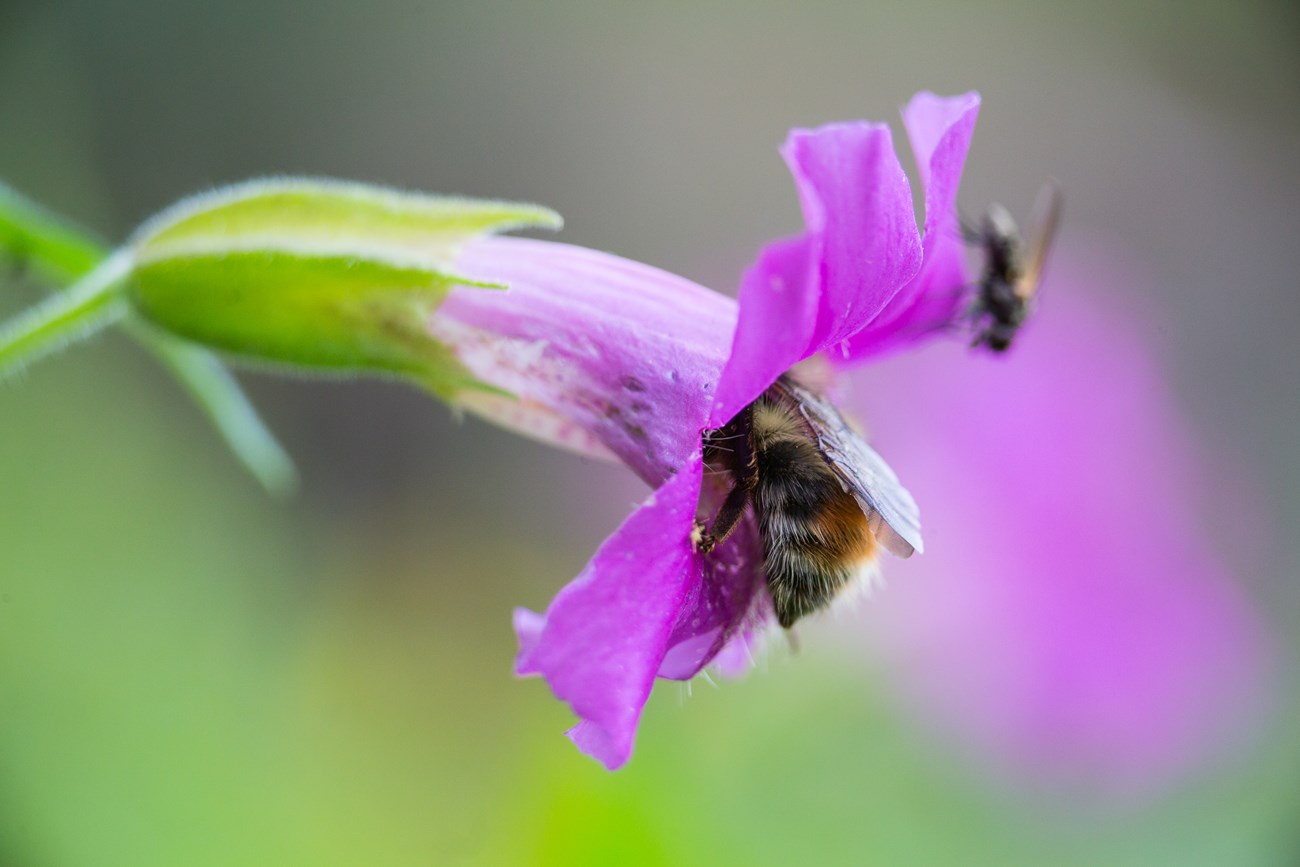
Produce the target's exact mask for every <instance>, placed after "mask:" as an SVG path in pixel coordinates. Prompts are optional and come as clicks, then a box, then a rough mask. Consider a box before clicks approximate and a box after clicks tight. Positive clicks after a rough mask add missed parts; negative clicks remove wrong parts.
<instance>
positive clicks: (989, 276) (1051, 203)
mask: <svg viewBox="0 0 1300 867" xmlns="http://www.w3.org/2000/svg"><path fill="white" fill-rule="evenodd" d="M1060 220H1061V190H1060V187H1058V186H1057V185H1056V183H1055V182H1053V181H1048V182H1047V183H1045V184H1043V187H1042V189H1041V190H1040V191H1039V193H1038V199H1037V200H1036V201H1035V202H1034V210H1033V211H1032V213H1031V214H1030V218H1029V226H1030V237H1029V242H1028V243H1027V244H1022V242H1021V239H1020V230H1019V228H1018V227H1017V226H1016V221H1015V220H1014V219H1012V217H1011V214H1010V212H1008V211H1007V209H1006V208H1004V207H1002V206H1001V205H993V206H992V207H990V208H989V209H988V211H987V212H986V213H985V214H984V217H983V218H982V219H981V220H980V223H979V226H978V227H976V228H975V229H973V230H968V231H967V232H966V236H967V239H968V240H969V241H971V243H973V244H975V245H976V246H978V247H979V248H980V249H981V250H983V252H984V271H983V273H982V274H981V275H980V281H979V288H978V293H977V294H976V296H975V301H974V303H973V305H972V306H971V320H972V322H973V323H974V327H975V332H976V333H975V340H974V342H973V343H972V345H973V346H987V347H988V348H989V349H991V350H993V351H994V352H1005V351H1006V350H1007V349H1008V348H1009V347H1010V346H1011V341H1012V340H1013V339H1014V338H1015V336H1016V332H1017V331H1019V330H1020V326H1021V325H1023V324H1024V321H1025V319H1026V318H1027V317H1028V316H1029V311H1030V309H1031V308H1032V306H1033V302H1034V297H1035V296H1036V295H1037V293H1038V283H1039V280H1040V279H1041V278H1042V276H1043V264H1044V262H1045V261H1046V260H1047V250H1048V248H1049V247H1051V244H1052V238H1053V236H1055V234H1056V227H1057V225H1058V224H1059V223H1060Z"/></svg>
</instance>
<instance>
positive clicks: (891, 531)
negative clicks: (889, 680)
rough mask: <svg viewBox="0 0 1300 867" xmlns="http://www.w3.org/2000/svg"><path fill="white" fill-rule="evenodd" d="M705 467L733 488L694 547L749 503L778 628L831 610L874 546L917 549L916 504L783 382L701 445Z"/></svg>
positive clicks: (848, 435)
mask: <svg viewBox="0 0 1300 867" xmlns="http://www.w3.org/2000/svg"><path fill="white" fill-rule="evenodd" d="M705 460H706V462H707V463H708V464H709V466H710V467H711V468H714V469H721V470H725V471H726V472H728V473H730V475H731V477H732V480H733V485H732V488H731V490H730V492H729V493H728V494H727V496H726V498H725V499H724V500H723V502H722V505H721V506H720V507H719V509H718V512H717V514H716V516H715V517H714V519H713V521H712V523H711V524H710V525H709V526H708V528H707V529H706V528H704V527H702V526H701V527H700V528H699V531H698V533H697V537H696V547H697V550H699V551H701V552H702V553H706V554H707V553H708V552H709V551H711V550H712V549H713V548H714V547H715V546H716V545H717V544H718V543H719V542H721V541H722V540H723V539H725V538H727V536H728V535H729V534H730V533H731V532H732V530H734V529H735V527H736V525H737V524H738V523H739V522H740V520H741V518H742V516H743V515H744V512H745V508H746V507H747V506H750V505H752V506H753V509H754V515H755V517H756V518H757V521H758V529H759V535H760V537H761V539H762V544H763V558H764V568H765V570H766V573H767V586H768V590H769V591H770V592H771V596H772V603H773V605H774V607H775V609H776V618H777V621H778V622H779V623H780V624H781V626H782V627H784V628H786V629H788V628H790V627H791V626H792V625H794V623H795V621H797V620H798V619H799V618H801V617H803V616H804V615H806V614H811V613H812V612H814V611H817V610H819V609H821V608H824V607H825V606H827V605H828V604H830V602H831V600H832V599H834V598H835V596H836V594H837V593H838V592H839V591H840V590H841V589H843V588H844V587H845V586H846V585H848V584H850V583H851V582H852V581H854V580H855V579H856V578H857V577H859V576H860V575H862V574H863V573H864V570H866V569H868V568H869V567H870V566H871V565H872V563H874V560H875V556H876V552H877V548H878V546H880V545H883V546H884V547H885V549H886V550H888V551H890V552H891V553H893V554H895V555H897V556H899V557H909V556H911V554H912V552H913V551H919V550H921V528H920V522H919V517H918V514H917V509H916V502H915V501H914V500H913V499H912V496H911V494H909V493H908V492H907V490H906V489H905V488H904V487H903V486H902V485H901V484H899V482H898V478H897V477H896V476H895V475H894V472H893V470H891V469H890V468H889V466H888V465H886V464H885V462H884V461H883V460H882V459H881V458H880V456H879V455H877V454H876V453H875V452H874V451H872V449H871V448H870V446H868V445H867V444H866V443H865V442H863V441H862V438H861V437H860V436H858V434H857V433H855V432H854V431H853V430H852V429H851V428H850V427H849V425H848V422H846V421H845V420H844V417H843V416H841V415H840V414H839V412H838V411H837V410H836V409H835V407H833V406H832V405H831V404H830V403H829V402H828V401H827V400H826V399H825V398H824V397H822V396H820V395H818V394H815V393H813V392H811V391H809V390H808V389H806V388H804V387H803V386H801V385H798V384H797V383H795V382H794V381H793V380H792V379H790V378H789V377H788V376H783V377H781V378H780V379H779V380H777V381H776V383H774V384H773V385H772V387H771V388H769V389H768V390H767V391H766V392H765V393H764V394H763V395H762V396H761V397H759V399H758V400H756V401H754V402H753V403H752V404H750V405H749V406H748V407H746V408H745V409H744V410H743V411H742V412H741V413H740V414H739V415H737V416H736V417H735V418H734V419H732V420H731V421H730V422H729V423H728V424H727V425H726V426H724V427H722V428H720V429H718V430H716V431H712V432H710V434H709V435H708V436H707V437H706V438H705Z"/></svg>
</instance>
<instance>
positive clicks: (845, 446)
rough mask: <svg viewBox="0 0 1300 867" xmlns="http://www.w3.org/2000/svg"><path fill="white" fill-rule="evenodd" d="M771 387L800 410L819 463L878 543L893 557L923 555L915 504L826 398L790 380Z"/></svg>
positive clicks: (919, 519) (919, 522) (896, 478)
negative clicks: (826, 467) (830, 473)
mask: <svg viewBox="0 0 1300 867" xmlns="http://www.w3.org/2000/svg"><path fill="white" fill-rule="evenodd" d="M775 387H776V388H783V389H785V390H786V391H787V392H788V393H789V395H790V397H791V399H792V400H793V401H794V402H795V404H796V405H797V406H798V407H799V412H800V413H801V414H802V415H803V417H804V420H805V421H806V422H807V424H808V427H809V428H810V429H811V431H812V433H813V435H814V436H815V437H816V440H817V448H818V450H819V451H820V452H821V454H822V457H824V458H825V459H826V463H827V464H829V465H830V467H831V469H832V470H834V472H835V475H837V476H839V479H840V482H842V483H843V485H844V489H845V490H846V491H848V492H849V493H851V494H852V495H853V499H855V500H857V501H858V505H859V506H861V507H862V512H863V514H865V515H866V516H867V525H868V526H869V527H870V528H871V532H872V534H874V535H875V537H876V539H878V540H879V541H880V543H881V544H882V545H884V546H885V548H886V549H888V550H889V552H890V553H891V554H894V555H895V556H897V557H910V556H912V553H913V552H914V551H921V550H923V547H922V544H921V515H920V512H919V511H918V510H917V508H916V501H915V500H913V499H912V495H911V494H909V493H908V492H907V488H904V487H903V486H902V484H901V483H900V482H899V481H898V476H896V475H894V471H893V470H891V469H890V468H889V464H887V463H885V461H884V459H883V458H882V457H880V455H878V454H876V452H875V450H874V449H872V448H871V446H869V445H867V444H866V442H864V441H863V439H862V437H861V436H859V435H858V433H857V432H856V431H855V430H853V428H852V427H850V426H849V423H848V422H847V421H846V420H845V419H844V416H842V415H840V412H839V410H837V409H836V408H835V407H834V406H832V405H831V403H830V401H828V400H826V398H824V397H822V396H821V395H819V394H814V393H813V392H811V391H808V390H807V389H805V388H803V387H802V386H799V385H797V384H795V383H794V382H791V381H790V380H789V379H784V378H783V379H781V380H779V381H778V382H777V384H776V386H775Z"/></svg>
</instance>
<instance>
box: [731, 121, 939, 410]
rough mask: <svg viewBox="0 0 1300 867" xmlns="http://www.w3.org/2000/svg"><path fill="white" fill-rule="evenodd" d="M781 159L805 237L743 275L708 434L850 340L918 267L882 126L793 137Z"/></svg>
mask: <svg viewBox="0 0 1300 867" xmlns="http://www.w3.org/2000/svg"><path fill="white" fill-rule="evenodd" d="M781 152H782V154H783V156H784V157H785V160H786V164H787V165H788V166H789V168H790V172H791V174H792V175H793V176H794V181H795V186H796V187H797V189H798V191H799V199H800V202H801V203H802V205H803V212H804V224H805V230H804V233H803V234H802V235H801V236H799V237H797V238H792V239H783V240H780V241H775V242H773V243H771V244H769V245H768V246H767V247H766V248H764V250H763V252H762V253H761V254H760V256H759V258H758V261H757V262H756V263H755V264H754V266H753V267H751V268H750V269H749V271H748V272H747V273H746V274H745V279H744V282H743V283H742V285H741V290H740V309H741V315H740V322H739V325H738V327H737V329H736V337H735V340H734V342H733V345H732V350H731V359H730V361H729V363H728V364H727V368H726V370H725V372H724V373H723V376H722V381H721V383H720V384H719V386H718V400H717V401H716V402H715V404H714V408H713V413H712V417H711V421H710V423H711V424H712V425H713V426H718V425H721V424H724V423H725V422H726V421H727V420H728V419H730V418H731V417H732V416H733V415H735V414H736V412H738V411H739V410H740V409H741V408H742V407H744V406H745V405H746V404H747V403H749V402H750V401H752V400H753V399H754V398H756V397H757V396H758V395H759V394H760V393H762V392H763V390H764V389H766V388H767V387H768V386H769V385H771V384H772V382H773V381H774V380H775V379H776V377H777V376H779V375H780V374H781V373H784V372H785V371H786V370H788V369H789V368H791V367H793V366H794V365H795V364H797V363H798V362H800V361H802V360H803V359H805V358H807V357H808V356H810V355H813V354H815V353H817V352H820V351H822V350H824V349H826V348H827V347H829V346H833V345H836V344H839V343H841V342H842V341H844V340H846V339H847V338H849V337H851V336H852V335H853V334H855V333H856V332H857V331H858V330H859V329H861V328H862V327H863V326H864V325H865V324H866V323H867V322H869V321H871V320H872V319H873V318H874V317H876V316H877V315H878V314H879V313H880V311H881V310H882V309H884V308H885V306H886V305H887V304H888V303H889V302H890V299H891V298H893V297H894V295H895V293H897V292H898V290H899V289H900V288H901V287H902V286H903V284H904V283H906V282H907V280H908V279H910V278H911V277H912V275H914V274H915V273H916V271H917V269H918V268H919V267H920V264H921V242H920V239H919V238H918V236H917V231H916V220H915V217H914V216H913V214H912V193H911V189H910V188H909V187H908V184H907V177H906V175H904V173H903V169H902V166H900V165H899V163H898V156H897V154H895V153H894V145H893V139H892V138H891V136H890V132H889V128H888V127H887V126H884V125H882V124H870V123H865V122H856V123H841V124H832V125H829V126H824V127H820V128H818V129H815V130H796V131H794V132H793V133H791V134H790V137H789V139H787V141H786V143H785V146H784V147H783V148H782V151H781Z"/></svg>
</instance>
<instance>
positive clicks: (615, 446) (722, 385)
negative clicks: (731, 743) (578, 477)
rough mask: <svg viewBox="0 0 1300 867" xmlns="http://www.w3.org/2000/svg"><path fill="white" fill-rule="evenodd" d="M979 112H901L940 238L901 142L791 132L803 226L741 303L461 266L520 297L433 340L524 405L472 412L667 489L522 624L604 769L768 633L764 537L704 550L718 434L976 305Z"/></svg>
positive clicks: (525, 253)
mask: <svg viewBox="0 0 1300 867" xmlns="http://www.w3.org/2000/svg"><path fill="white" fill-rule="evenodd" d="M978 109H979V97H978V95H976V94H973V93H972V94H967V95H965V96H960V97H954V98H950V99H943V98H939V97H936V96H934V95H933V94H928V93H922V94H918V95H917V96H916V97H915V98H914V99H913V100H912V102H911V103H910V104H909V106H908V107H907V108H906V110H905V111H904V122H905V124H906V126H907V128H908V131H909V133H910V134H911V137H912V141H913V148H914V150H915V151H916V156H917V162H918V163H919V164H920V165H921V166H922V176H921V180H922V182H923V184H925V189H926V226H925V235H924V238H922V237H921V233H919V232H918V231H917V226H916V220H915V216H914V213H913V207H912V194H911V189H910V188H909V186H908V182H907V178H906V176H905V175H904V173H903V170H902V167H901V166H900V165H899V162H898V158H897V155H896V154H895V152H894V147H893V142H892V138H891V136H890V132H889V128H888V127H887V126H885V125H883V124H872V123H866V122H855V123H843V124H833V125H829V126H825V127H821V128H819V129H816V130H796V131H794V132H793V133H791V135H790V137H789V139H788V141H787V142H786V144H785V146H784V148H783V149H782V154H783V155H784V157H785V159H786V162H787V164H788V165H789V167H790V170H791V172H792V173H793V175H794V178H795V183H796V186H797V188H798V191H799V196H800V201H801V203H802V207H803V213H804V220H805V230H804V232H803V233H802V234H800V235H798V236H795V237H792V238H787V239H784V240H781V241H777V242H774V243H772V244H769V245H768V246H767V247H766V248H765V249H764V250H763V251H762V253H761V254H760V256H759V258H758V261H757V262H756V264H755V265H754V266H753V267H751V268H750V269H749V271H748V272H747V273H746V275H745V277H744V281H743V283H742V285H741V289H740V298H739V305H738V306H737V304H736V303H735V302H733V301H731V300H730V299H728V298H726V297H724V296H721V295H718V294H716V293H712V292H710V291H708V290H706V289H703V288H701V287H699V286H696V285H694V284H691V283H689V282H688V281H685V280H682V279H681V278H679V277H675V276H673V275H670V274H666V273H664V272H662V271H658V270H657V269H653V268H650V267H648V266H645V265H640V264H638V263H635V262H629V261H627V260H623V259H619V258H616V257H613V256H609V255H606V254H602V253H597V252H594V251H591V250H585V249H582V248H578V247H570V246H566V245H562V244H555V243H550V242H545V241H531V240H523V239H517V238H489V239H485V240H482V241H478V242H474V243H471V244H469V245H467V246H466V247H465V249H464V250H463V251H462V253H461V254H460V255H459V256H458V258H457V261H456V267H457V268H458V269H459V271H460V272H461V273H464V274H467V275H472V276H473V277H475V278H478V279H487V280H493V281H501V282H504V283H507V284H508V285H509V286H510V287H511V288H510V289H509V290H508V291H506V292H499V293H498V292H485V291H483V290H482V289H475V290H470V291H461V290H457V291H455V292H453V293H452V294H451V296H450V297H449V298H448V299H447V301H446V302H445V303H444V304H443V305H442V306H441V307H440V308H439V310H438V311H437V313H436V315H435V317H434V319H433V321H432V323H431V328H432V330H433V333H434V335H435V336H437V337H439V339H440V340H442V341H443V342H444V343H446V344H447V345H449V346H452V347H454V348H455V350H456V352H457V354H458V357H459V358H460V360H461V361H462V362H463V363H464V364H465V365H466V366H467V367H468V368H469V369H470V371H471V372H472V373H473V374H474V375H475V376H476V377H477V378H478V379H480V380H482V381H485V382H488V383H491V384H493V385H497V386H500V387H501V388H503V389H505V390H506V391H509V392H511V393H512V394H513V395H514V397H513V398H506V397H499V396H496V395H494V394H491V393H483V394H478V395H474V396H472V397H470V398H469V400H468V401H467V406H468V408H470V409H472V410H474V411H477V412H481V413H483V414H485V415H487V416H489V417H491V418H493V419H494V420H496V421H499V422H502V423H505V424H507V425H509V426H512V427H514V428H516V429H518V430H520V431H522V432H525V433H530V434H532V435H534V436H539V437H541V438H544V439H547V440H550V441H552V442H556V443H559V444H562V445H565V446H568V447H571V448H574V449H577V450H580V451H585V452H588V453H599V454H607V455H608V454H612V455H614V456H616V457H617V458H618V459H620V460H622V461H623V462H624V463H626V464H627V465H628V466H629V467H631V468H632V469H633V470H635V471H636V472H637V474H638V475H640V476H641V478H642V479H644V480H645V481H646V482H647V483H649V484H650V485H651V486H653V487H655V488H656V490H655V492H654V493H653V494H652V495H651V496H650V497H649V499H648V500H646V502H645V503H644V504H643V505H642V506H641V507H640V508H638V509H637V510H636V511H635V512H634V513H633V514H632V515H631V517H629V518H628V519H627V520H626V521H625V522H624V524H623V525H622V526H621V527H620V528H619V529H618V530H617V531H615V532H614V534H613V535H612V536H610V537H609V538H608V539H607V540H606V541H605V543H604V544H603V545H602V546H601V548H600V550H599V551H597V553H596V555H595V557H593V559H592V560H591V562H590V563H589V564H588V565H587V567H586V568H585V569H584V570H583V572H582V574H581V575H579V576H578V577H577V578H576V579H575V580H574V581H573V582H572V583H570V584H569V585H568V586H567V587H565V588H564V589H563V590H562V591H561V592H560V594H559V595H558V596H557V597H556V598H555V600H554V601H553V602H552V603H551V605H550V607H549V608H548V609H547V611H546V613H545V615H539V614H535V613H533V612H530V611H525V610H520V611H517V612H516V615H515V628H516V631H517V633H518V636H519V642H520V653H519V657H518V660H517V664H516V670H517V671H518V672H519V673H520V674H539V675H541V676H543V677H544V678H546V680H547V682H548V683H549V684H550V686H551V689H552V690H553V691H554V693H555V694H556V695H557V696H558V697H559V698H561V699H563V700H564V701H567V702H568V703H569V704H570V705H571V706H572V707H573V709H574V711H575V712H576V713H577V715H578V717H579V718H580V722H579V724H578V725H577V727H575V728H574V729H573V730H572V731H571V732H570V733H569V735H570V737H571V738H572V739H573V740H574V742H575V743H576V744H577V745H578V747H579V748H580V749H581V750H582V751H583V752H585V753H587V754H589V755H591V756H593V757H595V758H596V759H598V760H599V761H601V762H602V763H604V764H605V765H606V766H607V767H609V768H617V767H619V766H620V765H622V764H623V763H624V762H626V761H627V759H628V757H629V755H630V754H631V751H632V745H633V740H634V738H635V733H636V727H637V722H638V720H639V719H640V716H641V711H642V708H643V706H644V705H645V702H646V700H647V698H648V697H649V694H650V690H651V687H652V685H653V682H654V679H655V677H656V676H659V677H665V678H671V679H687V678H690V677H693V676H694V675H695V674H696V673H698V672H699V671H700V669H701V668H703V667H704V666H705V665H707V664H708V663H709V662H710V661H711V660H713V659H714V658H715V657H717V656H718V654H719V653H720V652H721V651H723V649H724V648H726V647H727V646H728V644H729V643H732V642H737V641H745V640H747V637H748V635H749V634H750V633H751V632H752V631H753V630H755V629H756V628H758V627H760V626H761V625H763V624H764V623H765V622H766V620H767V618H768V604H769V603H768V602H767V598H766V589H765V587H766V585H765V582H764V577H763V574H762V568H761V563H762V554H761V547H760V545H759V541H758V539H757V537H756V531H755V529H754V527H753V526H752V522H750V523H746V524H742V526H741V527H740V529H739V530H738V531H737V532H736V533H734V534H733V535H732V536H731V537H729V538H728V539H727V540H726V541H725V542H724V543H723V544H721V545H720V546H719V547H718V548H717V549H715V550H714V551H713V552H712V553H711V554H710V555H709V556H708V557H704V556H701V555H699V554H697V553H696V552H695V551H694V549H693V546H692V544H691V541H690V536H691V530H692V527H693V522H694V519H695V516H696V510H697V505H698V504H699V502H700V498H701V490H702V487H703V485H704V480H703V463H702V456H701V436H702V433H703V432H704V431H705V430H707V429H712V428H716V427H720V426H721V425H723V424H724V423H726V422H727V421H728V420H730V419H731V418H732V417H733V416H734V415H735V414H736V413H738V412H739V411H740V410H741V409H742V408H744V407H745V406H746V405H747V404H749V403H751V402H752V401H753V400H754V399H756V398H757V397H758V396H759V395H760V394H762V393H763V392H764V391H765V390H766V389H767V388H768V387H769V386H770V385H771V384H772V383H773V382H774V381H775V380H776V378H777V377H778V376H780V375H781V374H782V373H784V372H785V371H786V370H788V369H789V368H791V367H792V366H794V365H795V364H796V363H798V362H800V361H802V360H803V359H806V358H809V357H811V356H813V355H816V354H818V353H822V352H829V353H832V354H835V355H836V356H838V357H839V358H841V359H852V358H854V357H857V356H865V355H868V354H874V353H876V352H879V351H882V350H884V349H888V348H892V347H894V346H901V345H904V344H905V343H906V342H907V341H909V340H911V339H914V338H915V336H916V335H917V333H919V331H920V329H918V328H917V322H918V321H919V318H918V317H920V316H921V315H922V314H921V312H920V311H922V310H923V309H925V310H926V312H925V315H927V316H928V315H934V314H932V313H931V312H929V311H928V308H925V305H926V304H928V303H930V302H928V301H927V299H928V298H929V296H931V295H935V296H942V298H943V299H952V302H951V303H953V304H958V303H960V292H959V288H960V287H961V286H962V284H964V283H965V282H966V281H965V278H964V276H963V275H962V274H961V271H960V268H959V267H954V263H959V260H960V255H961V250H960V241H959V239H958V235H957V233H956V232H954V231H951V220H952V219H953V216H952V211H953V205H954V199H955V196H956V190H957V184H958V181H959V179H960V175H961V170H962V166H963V163H964V159H965V155H966V150H967V147H968V145H969V141H970V136H971V133H972V131H973V127H974V123H975V117H976V114H977V113H978ZM946 303H948V302H947V301H941V302H940V303H939V304H938V307H940V308H942V307H943V306H944V304H946ZM952 312H953V311H944V310H942V309H941V310H940V311H939V313H938V315H941V316H943V315H949V314H950V313H952ZM934 321H937V320H934ZM934 321H930V322H929V323H928V324H929V325H930V326H931V328H932V326H933V322H934ZM734 655H735V651H734V644H733V646H732V648H731V649H730V650H729V653H728V656H729V657H730V656H734Z"/></svg>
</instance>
